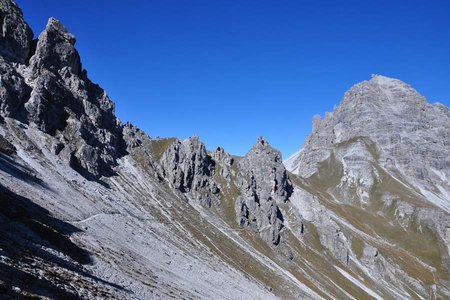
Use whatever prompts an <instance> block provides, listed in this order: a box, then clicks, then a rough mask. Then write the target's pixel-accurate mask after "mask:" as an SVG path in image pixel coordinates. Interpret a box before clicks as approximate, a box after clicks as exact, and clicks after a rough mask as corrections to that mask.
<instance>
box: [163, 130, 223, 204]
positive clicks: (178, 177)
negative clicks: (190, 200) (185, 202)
mask: <svg viewBox="0 0 450 300" xmlns="http://www.w3.org/2000/svg"><path fill="white" fill-rule="evenodd" d="M160 164H161V167H162V175H163V177H164V178H166V179H167V180H168V181H169V184H170V185H171V186H172V187H173V188H175V189H177V190H179V191H181V192H183V193H188V194H190V195H191V196H192V197H194V198H195V199H197V200H198V201H199V202H200V203H201V204H202V205H204V206H207V207H209V206H211V204H212V201H213V200H214V199H215V196H214V195H215V194H217V193H218V192H219V190H218V188H217V185H216V183H215V182H214V180H213V178H212V177H213V174H214V171H215V168H214V161H213V160H212V159H211V157H210V156H209V154H208V153H207V152H206V148H205V145H204V144H203V143H202V142H201V141H200V140H199V139H198V137H197V136H194V137H191V138H189V139H186V140H183V141H181V140H176V141H175V142H174V143H173V144H172V145H170V146H169V148H168V149H167V150H166V151H165V152H164V154H163V155H162V157H161V160H160Z"/></svg>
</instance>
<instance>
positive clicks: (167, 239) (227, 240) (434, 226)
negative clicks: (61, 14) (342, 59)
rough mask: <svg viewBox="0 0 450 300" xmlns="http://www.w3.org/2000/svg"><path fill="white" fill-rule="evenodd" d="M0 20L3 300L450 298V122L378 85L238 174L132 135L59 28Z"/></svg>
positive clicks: (231, 167)
mask: <svg viewBox="0 0 450 300" xmlns="http://www.w3.org/2000/svg"><path fill="white" fill-rule="evenodd" d="M0 20H1V22H2V23H1V25H2V26H1V28H2V31H1V33H0V121H1V122H0V296H1V297H0V298H2V299H22V298H23V299H47V298H50V299H167V298H175V299H448V298H450V186H449V178H450V159H449V158H450V142H449V141H450V110H449V108H448V107H446V106H444V105H442V104H438V103H435V104H430V103H428V102H427V100H426V99H425V98H424V97H423V96H421V95H420V94H419V93H417V92H416V91H415V90H414V89H413V88H412V87H410V86H409V85H407V84H406V83H404V82H402V81H400V80H397V79H392V78H387V77H384V76H379V75H374V76H372V78H371V79H370V80H368V81H364V82H361V83H359V84H356V85H355V86H353V87H352V88H351V89H350V90H349V91H348V92H347V93H345V95H344V98H343V100H342V102H341V103H340V105H339V106H337V107H336V108H335V110H334V111H333V112H331V113H326V115H325V117H324V118H323V119H322V118H321V117H314V120H313V130H312V133H311V134H310V135H309V137H308V138H307V140H306V142H305V144H304V146H303V147H302V148H301V149H300V150H299V152H297V153H296V154H294V155H293V156H292V157H290V158H289V159H287V160H286V161H284V162H283V160H282V157H281V154H280V152H279V151H278V150H276V149H274V148H273V147H272V146H271V145H270V144H269V142H268V141H266V140H265V139H264V138H262V137H260V138H258V139H257V140H256V143H255V144H254V146H253V147H252V148H251V149H250V150H249V152H248V153H247V154H246V155H245V156H244V157H238V156H233V155H231V154H229V153H227V152H226V151H225V150H224V149H223V148H221V147H219V148H217V149H215V150H214V151H208V150H207V149H206V147H205V145H204V144H203V143H202V142H201V140H200V139H199V138H198V137H196V136H193V137H191V138H189V139H185V140H182V139H177V138H152V137H150V136H148V135H147V134H146V133H145V132H143V131H142V130H140V129H139V128H137V127H136V126H134V125H132V124H130V123H126V124H123V123H122V122H121V121H120V120H119V119H118V118H117V117H116V116H115V113H114V103H113V102H112V101H111V100H110V99H109V97H108V95H107V93H106V92H105V91H104V90H103V89H102V88H101V87H100V86H99V85H97V84H95V83H93V82H92V81H91V80H89V77H88V73H87V71H86V70H84V69H83V66H82V64H81V58H80V55H79V54H78V51H77V49H76V47H75V45H76V39H75V37H74V36H73V35H72V34H71V33H70V32H69V31H68V30H67V29H66V28H65V26H64V25H63V24H61V22H59V21H58V20H57V19H55V18H50V19H49V20H48V23H47V26H46V28H45V29H44V31H43V32H42V33H41V34H40V35H39V36H38V38H37V39H33V33H32V31H31V29H30V27H29V26H28V24H27V23H26V22H25V20H24V19H23V15H22V12H21V10H20V8H19V7H18V6H17V5H16V4H15V2H14V1H11V0H0ZM80 38H82V37H80Z"/></svg>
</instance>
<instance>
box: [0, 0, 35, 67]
mask: <svg viewBox="0 0 450 300" xmlns="http://www.w3.org/2000/svg"><path fill="white" fill-rule="evenodd" d="M0 28H1V32H0V53H1V55H2V57H4V58H5V59H8V60H12V61H17V62H18V63H21V64H24V63H25V62H26V60H27V58H28V56H29V53H30V49H31V48H32V39H33V32H32V31H31V28H30V27H29V26H28V24H27V23H26V22H25V21H24V20H23V16H22V11H21V10H20V8H19V7H18V6H17V5H16V4H15V3H14V2H13V1H10V0H1V1H0Z"/></svg>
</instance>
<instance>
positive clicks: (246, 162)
mask: <svg viewBox="0 0 450 300" xmlns="http://www.w3.org/2000/svg"><path fill="white" fill-rule="evenodd" d="M238 169H239V172H238V175H237V186H238V187H239V189H240V190H241V192H242V195H241V196H240V197H238V199H237V200H236V213H237V222H238V223H239V224H240V226H241V227H250V228H251V229H252V230H253V231H254V232H257V233H258V234H259V235H260V236H261V237H262V238H263V240H264V241H266V242H269V243H272V244H274V245H277V244H278V243H279V242H280V230H281V228H282V227H283V216H282V214H281V212H280V210H279V208H278V206H277V203H282V202H284V201H287V200H288V198H289V196H290V193H291V190H292V186H291V183H290V182H289V180H288V178H287V175H286V169H285V168H284V166H283V163H282V160H281V154H280V152H279V151H278V150H275V149H274V148H272V147H271V146H270V145H269V143H268V142H267V141H265V140H264V139H262V138H259V139H258V141H257V142H256V144H255V145H254V146H253V147H252V149H250V151H249V152H248V153H247V154H246V155H245V157H244V158H243V159H242V160H240V161H239V163H238Z"/></svg>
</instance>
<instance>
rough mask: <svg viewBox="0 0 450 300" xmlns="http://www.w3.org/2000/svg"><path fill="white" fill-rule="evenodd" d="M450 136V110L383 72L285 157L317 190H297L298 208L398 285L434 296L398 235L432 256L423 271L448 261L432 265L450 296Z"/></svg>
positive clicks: (334, 241) (419, 255) (335, 246)
mask: <svg viewBox="0 0 450 300" xmlns="http://www.w3.org/2000/svg"><path fill="white" fill-rule="evenodd" d="M449 135H450V114H449V109H448V108H447V107H445V106H444V105H441V104H429V103H427V102H426V100H425V98H424V97H422V96H421V95H419V94H418V93H417V92H416V91H415V90H414V89H413V88H411V87H410V86H409V85H407V84H405V83H403V82H401V81H400V80H396V79H391V78H387V77H383V76H378V75H376V76H373V77H372V79H371V80H369V81H364V82H362V83H359V84H356V85H355V86H353V87H352V88H351V89H350V90H349V91H348V92H346V93H345V95H344V99H343V100H342V102H341V104H340V105H339V106H338V107H336V108H335V109H334V111H333V112H332V113H326V115H325V118H324V119H323V120H322V119H321V118H320V117H318V116H316V117H315V118H314V121H313V131H312V133H311V134H310V135H309V136H308V138H307V140H306V142H305V145H304V146H303V148H302V149H301V150H300V151H299V152H297V153H296V154H294V155H293V156H292V157H290V158H289V159H288V160H287V161H286V162H285V164H286V166H287V168H288V170H290V171H291V172H293V173H294V174H298V175H300V176H302V180H304V182H305V185H306V186H308V187H309V188H308V189H307V190H308V192H312V193H313V194H315V195H314V197H316V198H314V197H313V196H312V195H308V193H306V192H305V191H301V188H300V189H298V190H296V192H295V197H294V198H295V201H294V202H295V203H296V206H298V208H299V213H300V214H302V215H303V216H304V217H305V218H306V219H307V220H309V221H311V222H313V223H314V226H315V227H316V228H317V231H318V235H319V238H320V243H321V245H322V246H323V247H325V248H326V249H328V250H329V251H330V254H331V255H332V256H334V257H335V258H337V259H338V260H339V261H341V262H342V263H344V264H347V265H349V266H352V262H356V264H360V263H362V264H363V265H364V266H365V267H366V268H367V270H369V274H370V276H372V277H373V278H377V280H389V281H391V282H394V283H395V285H394V289H397V288H396V286H401V284H405V283H406V284H407V285H408V286H410V287H411V288H413V289H414V290H415V291H417V293H418V294H421V295H429V293H430V290H429V285H428V284H429V283H425V282H421V281H420V280H418V279H417V274H416V273H415V272H412V271H411V270H410V269H409V265H405V263H404V262H403V261H401V260H398V259H395V257H396V256H395V255H398V254H394V255H393V253H396V250H395V249H389V247H386V245H387V244H391V245H392V244H394V245H397V247H401V248H402V249H404V250H405V251H406V253H409V254H410V255H412V256H413V257H414V260H416V259H418V260H420V261H422V262H424V266H425V267H424V269H423V270H424V271H423V272H426V270H439V271H433V272H435V274H434V275H433V276H434V279H433V280H435V282H436V284H437V287H434V289H435V291H434V292H433V293H437V294H441V295H445V294H446V293H447V292H448V290H447V289H446V288H445V286H446V285H447V284H448V277H447V276H446V275H442V274H446V273H448V270H450V264H449V253H450V247H449V244H450V237H449V236H448V234H447V233H446V231H447V230H448V228H449V225H450V214H449V212H450V197H449V195H450V193H449V191H450V186H449V177H450V176H449V175H450V165H449V157H450V147H449V142H448V141H449V139H448V137H449ZM301 187H303V188H305V187H304V186H301ZM314 199H318V200H319V201H317V200H314ZM312 216H313V217H312ZM356 228H358V229H359V230H361V231H358V230H355V229H356ZM444 228H447V229H444ZM361 234H363V235H361ZM373 235H375V236H377V237H378V238H377V241H376V242H375V240H372V238H371V236H373ZM381 241H382V242H381ZM385 241H386V242H385ZM374 242H375V243H374ZM383 243H384V244H383ZM424 245H427V246H424ZM431 249H433V250H431ZM436 291H437V292H436ZM398 292H400V293H403V294H404V293H405V292H406V291H405V290H403V289H398ZM406 293H407V292H406Z"/></svg>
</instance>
